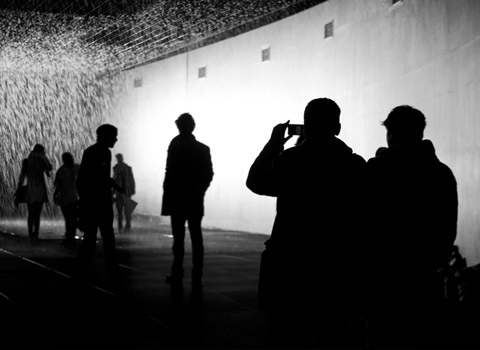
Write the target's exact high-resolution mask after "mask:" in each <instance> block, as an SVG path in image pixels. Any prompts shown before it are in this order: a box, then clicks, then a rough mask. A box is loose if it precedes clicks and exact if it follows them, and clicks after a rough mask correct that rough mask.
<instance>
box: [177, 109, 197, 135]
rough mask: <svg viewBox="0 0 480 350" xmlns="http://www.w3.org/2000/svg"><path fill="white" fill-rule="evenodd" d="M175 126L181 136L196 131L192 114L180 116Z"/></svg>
mask: <svg viewBox="0 0 480 350" xmlns="http://www.w3.org/2000/svg"><path fill="white" fill-rule="evenodd" d="M175 124H176V125H177V128H178V131H179V132H180V133H181V134H184V133H192V132H193V130H194V129H195V120H194V119H193V117H192V115H191V114H190V113H182V114H180V116H179V117H178V118H177V120H175Z"/></svg>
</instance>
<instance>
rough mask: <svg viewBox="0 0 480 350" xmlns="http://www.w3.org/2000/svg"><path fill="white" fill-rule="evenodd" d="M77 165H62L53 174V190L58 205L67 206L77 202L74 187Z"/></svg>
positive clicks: (75, 188) (75, 187) (76, 193)
mask: <svg viewBox="0 0 480 350" xmlns="http://www.w3.org/2000/svg"><path fill="white" fill-rule="evenodd" d="M78 168H79V165H78V164H69V165H66V164H63V165H62V166H61V167H60V169H58V170H57V173H56V174H55V188H56V192H57V193H58V196H56V197H57V198H56V202H57V204H58V205H68V204H72V203H74V202H77V201H78V192H77V186H76V180H77V174H78Z"/></svg>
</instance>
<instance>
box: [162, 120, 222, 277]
mask: <svg viewBox="0 0 480 350" xmlns="http://www.w3.org/2000/svg"><path fill="white" fill-rule="evenodd" d="M175 124H176V125H177V128H178V132H179V135H178V136H176V137H174V138H173V140H172V141H171V142H170V146H169V147H168V156H167V165H166V171H165V180H164V183H163V190H164V192H163V205H162V215H169V216H170V217H171V225H172V234H173V247H172V250H173V265H172V269H171V273H170V275H168V276H167V278H166V282H167V283H171V284H176V283H181V282H182V279H183V257H184V253H185V249H184V241H185V223H186V222H188V229H189V231H190V238H191V240H192V254H193V269H192V282H193V283H194V284H195V285H200V284H201V279H202V273H203V237H202V227H201V224H202V218H203V215H204V205H203V200H204V197H205V192H206V191H207V188H208V186H209V185H210V182H211V181H212V178H213V169H212V160H211V157H210V148H209V147H208V146H206V145H204V144H203V143H201V142H198V141H197V140H196V139H195V136H194V135H193V134H192V133H193V130H194V129H195V121H194V119H193V117H192V116H191V115H190V114H189V113H183V114H181V115H180V116H179V117H178V119H177V120H176V121H175Z"/></svg>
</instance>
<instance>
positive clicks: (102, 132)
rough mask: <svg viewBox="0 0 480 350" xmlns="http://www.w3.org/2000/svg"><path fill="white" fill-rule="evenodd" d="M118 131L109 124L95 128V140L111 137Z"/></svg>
mask: <svg viewBox="0 0 480 350" xmlns="http://www.w3.org/2000/svg"><path fill="white" fill-rule="evenodd" d="M117 134H118V129H117V128H116V127H115V126H113V125H111V124H102V125H100V126H99V127H98V128H97V138H102V139H103V138H104V137H106V136H107V137H108V136H112V135H117Z"/></svg>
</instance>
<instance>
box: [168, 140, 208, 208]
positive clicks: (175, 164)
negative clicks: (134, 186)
mask: <svg viewBox="0 0 480 350" xmlns="http://www.w3.org/2000/svg"><path fill="white" fill-rule="evenodd" d="M212 179H213V167H212V159H211V156H210V148H209V147H208V146H206V145H204V144H203V143H201V142H199V141H197V140H196V139H195V136H194V135H192V134H180V135H178V136H176V137H174V138H173V140H172V141H171V142H170V145H169V147H168V155H167V165H166V169H165V180H164V182H163V190H164V192H163V203H162V215H187V216H203V215H204V204H203V201H204V196H205V192H206V191H207V189H208V187H209V185H210V182H211V181H212Z"/></svg>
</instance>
